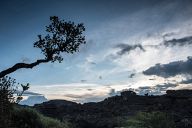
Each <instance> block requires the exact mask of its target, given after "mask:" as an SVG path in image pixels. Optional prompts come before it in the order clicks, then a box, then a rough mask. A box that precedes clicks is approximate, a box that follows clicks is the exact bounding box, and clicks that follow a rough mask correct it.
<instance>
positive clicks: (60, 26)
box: [0, 16, 86, 78]
mask: <svg viewBox="0 0 192 128" xmlns="http://www.w3.org/2000/svg"><path fill="white" fill-rule="evenodd" d="M50 21H51V24H50V25H49V26H46V32H47V33H48V34H47V35H46V36H42V35H38V41H36V42H35V43H34V47H35V48H39V49H40V50H41V52H42V53H43V55H44V56H45V58H43V59H39V60H36V61H35V62H33V63H17V64H15V65H13V66H12V67H10V68H8V69H6V70H3V71H1V72H0V78H2V77H4V76H6V75H8V74H10V73H12V72H15V71H16V70H18V69H21V68H33V67H35V66H37V65H39V64H41V63H47V62H55V61H58V62H62V61H63V57H62V56H61V53H64V52H66V53H74V52H77V51H78V50H79V46H80V45H81V44H85V43H86V41H85V36H83V35H82V34H83V31H85V27H84V25H83V24H82V23H81V24H77V25H75V24H74V22H71V21H69V22H66V21H64V20H60V19H59V18H58V17H56V16H51V17H50Z"/></svg>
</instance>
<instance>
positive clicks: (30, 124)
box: [11, 107, 72, 128]
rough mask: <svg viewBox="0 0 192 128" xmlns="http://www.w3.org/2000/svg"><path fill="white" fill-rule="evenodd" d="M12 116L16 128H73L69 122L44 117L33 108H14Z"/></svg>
mask: <svg viewBox="0 0 192 128" xmlns="http://www.w3.org/2000/svg"><path fill="white" fill-rule="evenodd" d="M11 114H12V125H13V127H14V128H72V125H71V124H70V123H68V122H67V121H65V122H64V121H63V122H61V121H59V120H57V119H53V118H50V117H46V116H43V115H42V114H40V113H39V112H37V111H36V110H34V109H32V108H22V107H14V109H13V110H12V113H11Z"/></svg>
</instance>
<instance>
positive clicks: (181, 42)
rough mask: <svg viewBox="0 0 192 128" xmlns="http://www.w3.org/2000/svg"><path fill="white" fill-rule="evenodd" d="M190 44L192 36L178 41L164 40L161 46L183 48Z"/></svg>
mask: <svg viewBox="0 0 192 128" xmlns="http://www.w3.org/2000/svg"><path fill="white" fill-rule="evenodd" d="M191 44H192V36H186V37H183V38H179V39H175V38H174V39H171V40H166V41H164V42H163V45H165V46H166V47H173V46H185V45H191Z"/></svg>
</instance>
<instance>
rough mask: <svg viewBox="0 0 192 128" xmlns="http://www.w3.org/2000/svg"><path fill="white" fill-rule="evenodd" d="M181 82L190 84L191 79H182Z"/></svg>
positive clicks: (191, 82)
mask: <svg viewBox="0 0 192 128" xmlns="http://www.w3.org/2000/svg"><path fill="white" fill-rule="evenodd" d="M180 83H181V84H192V79H187V80H182V81H181V82H180Z"/></svg>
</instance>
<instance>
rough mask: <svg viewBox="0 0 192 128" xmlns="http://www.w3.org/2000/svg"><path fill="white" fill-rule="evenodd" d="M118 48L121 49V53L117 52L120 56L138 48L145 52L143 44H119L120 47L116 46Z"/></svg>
mask: <svg viewBox="0 0 192 128" xmlns="http://www.w3.org/2000/svg"><path fill="white" fill-rule="evenodd" d="M116 48H120V51H118V52H117V54H118V55H124V54H126V53H129V52H130V51H132V50H135V49H137V48H139V49H140V50H141V51H143V52H144V51H145V49H144V48H143V46H142V45H141V44H135V45H129V44H118V45H116Z"/></svg>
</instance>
